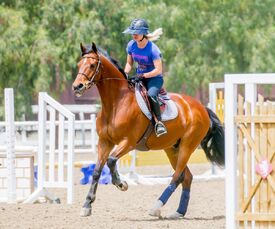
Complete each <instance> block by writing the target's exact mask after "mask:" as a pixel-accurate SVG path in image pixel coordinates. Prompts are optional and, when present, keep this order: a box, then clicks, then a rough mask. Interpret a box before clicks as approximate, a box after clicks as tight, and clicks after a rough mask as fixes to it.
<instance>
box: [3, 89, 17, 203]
mask: <svg viewBox="0 0 275 229" xmlns="http://www.w3.org/2000/svg"><path fill="white" fill-rule="evenodd" d="M5 122H6V142H7V148H6V152H7V170H8V189H7V190H8V192H7V194H8V203H15V202H16V175H15V152H14V144H15V127H14V95H13V89H12V88H5Z"/></svg>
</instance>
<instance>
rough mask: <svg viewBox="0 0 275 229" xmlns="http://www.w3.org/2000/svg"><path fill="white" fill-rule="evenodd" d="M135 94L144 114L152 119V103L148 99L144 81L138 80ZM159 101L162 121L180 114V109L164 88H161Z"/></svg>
mask: <svg viewBox="0 0 275 229" xmlns="http://www.w3.org/2000/svg"><path fill="white" fill-rule="evenodd" d="M135 96H136V100H137V103H138V105H139V107H140V109H141V111H142V112H143V114H144V115H145V116H146V117H147V118H148V119H149V120H152V119H153V116H152V112H151V108H150V103H149V100H148V94H147V90H146V88H145V86H144V85H143V83H142V82H137V83H136V84H135ZM158 102H159V105H160V110H161V119H162V121H168V120H172V119H175V118H176V117H177V116H178V109H177V106H176V104H175V103H174V101H173V100H171V99H170V97H169V95H168V94H167V92H166V90H165V89H164V88H161V90H160V92H159V95H158Z"/></svg>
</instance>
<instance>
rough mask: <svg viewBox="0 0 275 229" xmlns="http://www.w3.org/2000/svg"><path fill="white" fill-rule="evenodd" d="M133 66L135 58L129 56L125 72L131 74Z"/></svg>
mask: <svg viewBox="0 0 275 229" xmlns="http://www.w3.org/2000/svg"><path fill="white" fill-rule="evenodd" d="M132 66H133V58H132V56H131V55H129V54H128V55H127V61H126V65H125V68H124V72H125V73H126V74H129V73H130V71H131V70H132Z"/></svg>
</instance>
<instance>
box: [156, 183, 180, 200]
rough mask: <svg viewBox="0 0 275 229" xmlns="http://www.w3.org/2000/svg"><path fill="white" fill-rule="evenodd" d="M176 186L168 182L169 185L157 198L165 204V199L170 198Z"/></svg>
mask: <svg viewBox="0 0 275 229" xmlns="http://www.w3.org/2000/svg"><path fill="white" fill-rule="evenodd" d="M176 188H177V185H176V184H175V183H171V184H169V186H168V187H167V188H166V189H165V190H164V192H163V193H162V195H161V196H160V198H159V200H160V201H161V202H162V203H163V204H166V202H167V200H168V199H169V198H170V196H171V195H172V193H173V192H174V191H175V190H176Z"/></svg>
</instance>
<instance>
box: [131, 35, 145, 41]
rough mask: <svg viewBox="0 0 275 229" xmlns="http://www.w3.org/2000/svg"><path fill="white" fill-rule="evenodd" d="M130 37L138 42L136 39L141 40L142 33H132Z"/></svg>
mask: <svg viewBox="0 0 275 229" xmlns="http://www.w3.org/2000/svg"><path fill="white" fill-rule="evenodd" d="M132 37H133V40H134V41H137V42H138V41H140V40H142V38H143V35H142V34H133V35H132Z"/></svg>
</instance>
